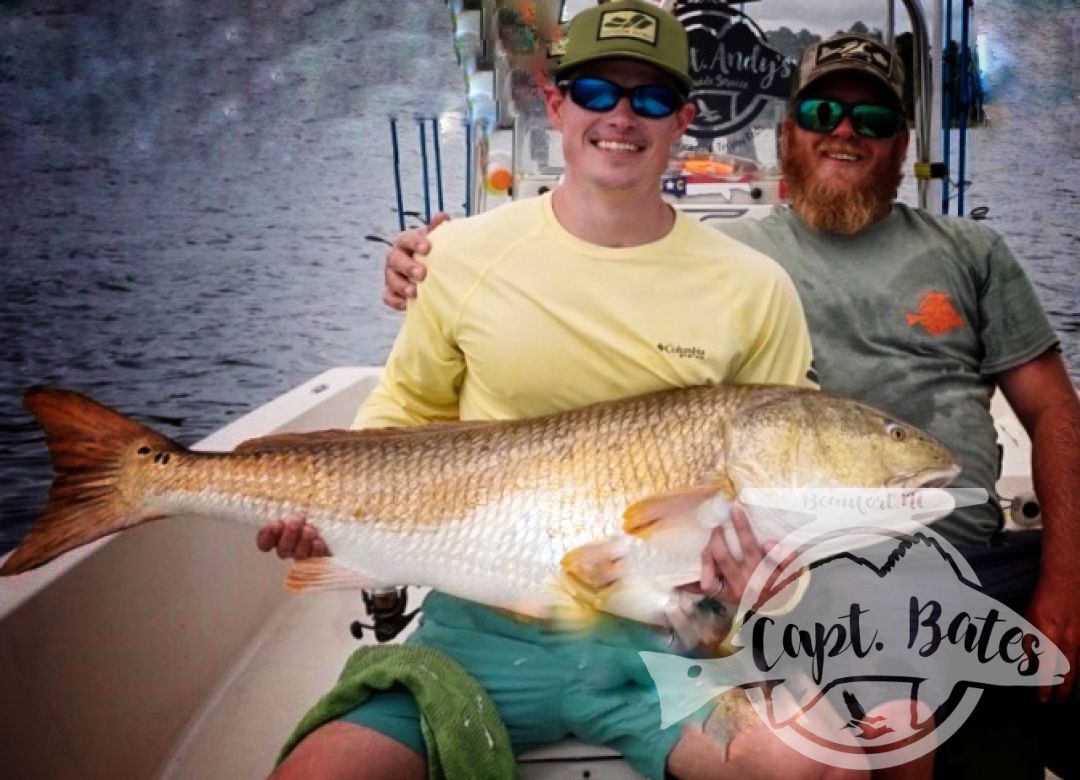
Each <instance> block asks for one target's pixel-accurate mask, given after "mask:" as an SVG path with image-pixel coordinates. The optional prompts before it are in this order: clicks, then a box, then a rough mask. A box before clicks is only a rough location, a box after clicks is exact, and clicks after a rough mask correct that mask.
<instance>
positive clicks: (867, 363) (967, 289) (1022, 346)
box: [722, 204, 1057, 544]
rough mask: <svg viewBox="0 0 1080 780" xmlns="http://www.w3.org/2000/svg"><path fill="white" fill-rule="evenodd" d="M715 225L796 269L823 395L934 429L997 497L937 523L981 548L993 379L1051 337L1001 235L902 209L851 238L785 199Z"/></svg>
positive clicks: (990, 511)
mask: <svg viewBox="0 0 1080 780" xmlns="http://www.w3.org/2000/svg"><path fill="white" fill-rule="evenodd" d="M722 229H723V231H724V232H725V233H727V234H728V235H730V236H732V237H733V238H736V239H738V240H739V241H742V242H744V243H746V244H749V245H750V246H752V247H754V248H755V249H757V250H759V251H760V252H763V253H764V254H766V255H768V256H769V257H772V258H773V259H774V260H776V261H777V262H778V263H780V265H782V266H783V267H784V268H785V269H786V270H787V272H788V273H789V274H790V275H791V278H792V279H793V280H794V282H795V286H796V287H797V288H798V290H799V295H800V296H801V297H802V302H803V308H804V309H805V310H806V319H807V322H808V324H809V326H810V337H811V341H812V342H813V346H814V359H815V363H816V365H817V369H818V377H819V379H820V383H821V387H822V389H823V390H827V391H829V392H832V393H836V394H838V395H844V396H849V397H852V398H856V399H859V400H861V401H864V402H865V403H868V404H870V405H872V406H876V407H877V408H879V409H882V410H883V411H886V412H889V413H890V414H893V415H896V416H897V417H899V418H900V419H903V420H906V421H908V422H910V423H912V424H914V425H918V426H920V427H921V428H924V429H926V430H928V431H929V432H930V433H932V434H933V435H934V436H936V437H937V438H938V439H939V440H940V441H941V442H942V443H944V444H945V445H946V446H947V447H949V448H950V449H951V450H952V451H953V453H954V454H955V455H956V456H957V458H958V459H959V462H960V465H961V466H962V467H963V473H962V474H961V475H960V477H959V478H958V479H957V481H956V482H955V483H954V486H957V487H982V488H984V489H986V490H987V491H988V492H989V493H990V494H991V495H992V496H994V497H995V500H994V501H992V502H990V503H989V504H983V505H982V506H977V507H971V508H967V509H962V510H958V511H957V512H955V513H954V514H953V515H952V516H951V517H949V518H946V519H944V520H942V521H941V522H940V523H939V524H938V526H937V527H938V529H939V530H940V531H942V532H943V534H944V535H945V536H946V537H947V538H949V539H950V541H952V542H954V543H957V544H979V543H984V542H986V541H987V540H988V539H989V538H990V537H991V536H992V535H993V533H994V532H995V531H996V530H998V529H999V528H1000V527H1001V523H1002V514H1001V508H1000V506H999V505H998V503H997V501H996V493H995V491H994V483H995V481H996V480H997V475H998V468H999V466H998V464H999V459H998V452H997V447H996V444H997V434H996V432H995V430H994V425H993V419H992V418H991V416H990V396H991V394H992V393H993V390H994V382H993V377H992V376H991V375H993V374H995V373H998V372H1000V371H1005V370H1006V369H1009V368H1014V367H1016V366H1019V365H1022V364H1023V363H1026V362H1027V361H1029V360H1031V359H1033V358H1035V357H1037V356H1039V355H1040V354H1042V353H1043V352H1045V351H1046V350H1047V349H1049V348H1050V347H1052V346H1053V345H1054V344H1055V343H1057V336H1056V335H1055V334H1054V331H1053V330H1052V328H1051V327H1050V323H1049V322H1048V320H1047V318H1046V314H1045V313H1044V312H1043V309H1042V307H1041V306H1040V304H1039V301H1038V299H1037V298H1036V296H1035V291H1034V289H1033V288H1032V286H1031V283H1030V282H1029V281H1028V279H1027V277H1026V276H1025V274H1024V272H1023V270H1022V269H1021V268H1020V266H1019V264H1018V263H1017V261H1016V258H1015V257H1014V256H1013V254H1012V252H1011V251H1009V248H1008V247H1007V246H1006V245H1005V242H1004V240H1002V238H1001V237H1000V236H998V235H997V234H996V233H994V232H993V231H992V230H989V229H987V228H985V227H983V226H982V225H980V224H979V223H977V222H974V221H971V220H967V219H956V218H952V219H950V218H945V217H936V216H933V215H931V214H928V213H927V212H925V211H922V210H919V209H913V208H910V207H908V206H905V205H903V204H896V205H895V206H894V207H893V210H892V212H891V213H890V214H889V215H888V216H887V217H886V218H885V219H883V220H882V221H881V222H879V223H877V224H875V225H872V226H871V227H869V228H867V229H866V230H864V231H862V232H860V233H858V234H857V235H855V236H840V235H836V234H827V233H820V232H816V231H813V230H810V229H809V228H807V227H806V226H805V225H804V224H803V223H802V222H801V221H800V220H799V219H798V218H797V217H796V216H795V214H794V212H793V211H792V210H791V209H790V208H787V207H777V208H776V209H775V210H774V211H773V213H772V214H771V215H769V216H768V217H767V218H765V219H763V220H761V221H760V222H757V221H753V220H744V221H741V222H736V223H733V224H731V225H730V226H725V227H724V228H722Z"/></svg>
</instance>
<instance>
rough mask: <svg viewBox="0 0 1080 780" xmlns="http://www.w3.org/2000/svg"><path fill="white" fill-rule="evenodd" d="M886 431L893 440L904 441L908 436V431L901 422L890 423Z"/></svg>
mask: <svg viewBox="0 0 1080 780" xmlns="http://www.w3.org/2000/svg"><path fill="white" fill-rule="evenodd" d="M885 433H887V434H889V436H890V437H891V438H892V440H893V441H903V440H904V439H906V438H907V431H905V430H904V426H903V425H901V424H900V423H894V422H891V423H889V424H888V425H886V426H885Z"/></svg>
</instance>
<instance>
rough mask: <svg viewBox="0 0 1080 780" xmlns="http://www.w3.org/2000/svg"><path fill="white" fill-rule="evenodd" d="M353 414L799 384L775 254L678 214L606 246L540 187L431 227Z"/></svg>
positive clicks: (525, 411)
mask: <svg viewBox="0 0 1080 780" xmlns="http://www.w3.org/2000/svg"><path fill="white" fill-rule="evenodd" d="M430 238H431V243H432V251H431V253H430V255H429V262H428V275H427V280H426V281H425V282H424V283H423V285H422V287H421V290H420V295H419V296H418V297H417V299H416V300H415V301H413V302H412V303H411V304H410V305H409V309H408V313H407V315H406V317H405V322H404V325H403V326H402V329H401V332H400V333H399V334H398V337H397V341H396V342H395V344H394V348H393V351H392V352H391V354H390V357H389V359H388V360H387V363H386V368H385V371H384V372H383V375H382V379H381V381H380V383H379V385H378V387H377V388H376V390H375V391H374V392H372V394H371V396H370V397H369V398H368V400H367V401H366V402H365V403H364V405H363V406H362V407H361V409H360V411H359V414H358V415H357V417H356V421H355V423H354V424H355V426H356V427H364V428H370V427H385V426H396V425H416V424H420V423H424V422H428V421H432V420H447V419H458V418H460V419H463V420H469V419H510V418H520V417H532V416H536V415H540V414H546V413H550V412H556V411H562V410H566V409H571V408H576V407H580V406H584V405H587V404H590V403H595V402H598V401H605V400H612V399H616V398H623V397H627V396H631V395H638V394H641V393H647V392H651V391H654V390H660V389H664V388H669V387H685V386H691V385H701V384H707V383H720V382H731V383H743V384H747V383H766V382H769V383H781V384H803V385H807V384H812V382H811V381H810V380H809V379H808V378H807V377H808V376H811V375H812V374H810V373H809V372H810V364H811V357H812V355H811V347H810V338H809V335H808V333H807V329H806V322H805V320H804V318H803V311H802V307H801V305H800V303H799V298H798V295H797V293H796V291H795V287H794V285H793V284H792V282H791V280H790V279H789V278H788V276H787V274H786V273H785V272H784V271H783V270H782V269H781V268H780V266H779V265H777V264H776V263H775V262H774V261H772V260H771V259H769V258H768V257H766V256H765V255H763V254H760V253H759V252H757V251H755V250H753V249H751V248H749V247H747V246H745V245H743V244H740V243H738V242H736V241H734V240H733V239H730V238H728V237H727V236H724V235H723V234H721V233H719V232H717V231H716V230H713V229H712V228H710V227H708V226H706V225H703V224H701V223H700V222H697V221H696V220H693V219H691V218H689V217H686V216H684V215H683V214H681V213H677V216H676V220H675V225H674V227H673V228H672V230H671V231H670V233H669V234H668V235H667V236H665V237H664V238H662V239H660V240H659V241H655V242H653V243H650V244H645V245H642V246H635V247H630V248H619V249H612V248H609V247H602V246H596V245H594V244H590V243H587V242H585V241H582V240H580V239H578V238H576V237H575V236H573V235H571V234H570V233H568V232H567V231H566V230H565V229H563V227H562V226H561V225H560V224H559V222H558V220H557V219H556V218H555V214H554V212H553V211H552V206H551V195H550V193H549V194H547V195H543V196H541V197H538V198H532V199H529V200H523V201H517V202H514V203H511V204H508V205H506V206H503V207H501V208H498V209H495V210H493V211H490V212H487V213H484V214H481V215H478V216H475V217H471V218H469V219H461V220H454V221H453V222H450V223H448V224H446V225H443V226H441V227H439V229H438V230H436V231H435V232H434V233H432V235H431V237H430Z"/></svg>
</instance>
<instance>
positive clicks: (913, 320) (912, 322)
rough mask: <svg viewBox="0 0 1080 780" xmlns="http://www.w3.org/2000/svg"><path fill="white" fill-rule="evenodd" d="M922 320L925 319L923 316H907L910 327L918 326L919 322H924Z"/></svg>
mask: <svg viewBox="0 0 1080 780" xmlns="http://www.w3.org/2000/svg"><path fill="white" fill-rule="evenodd" d="M922 320H923V318H922V315H921V314H909V315H907V324H908V325H915V324H917V323H919V322H922Z"/></svg>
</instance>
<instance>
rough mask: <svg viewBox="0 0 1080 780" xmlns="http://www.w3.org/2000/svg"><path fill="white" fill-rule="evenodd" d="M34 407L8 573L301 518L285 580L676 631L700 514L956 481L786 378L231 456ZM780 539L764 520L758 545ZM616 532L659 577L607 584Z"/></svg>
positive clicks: (119, 421) (123, 420)
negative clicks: (31, 512) (812, 489)
mask: <svg viewBox="0 0 1080 780" xmlns="http://www.w3.org/2000/svg"><path fill="white" fill-rule="evenodd" d="M25 402H26V406H27V407H28V408H29V410H30V411H31V412H32V413H33V415H34V416H35V417H36V418H37V420H38V422H39V423H40V424H41V426H42V427H43V428H44V430H45V437H46V441H47V443H48V446H49V450H50V453H51V455H52V460H53V466H54V468H55V470H56V473H57V477H56V481H55V482H54V484H53V486H52V489H51V491H50V493H49V499H48V503H47V505H46V507H45V510H44V513H43V514H42V516H41V518H40V519H39V520H38V521H37V522H36V523H35V524H34V526H33V527H32V528H31V529H30V531H29V533H28V534H27V536H26V538H25V539H24V540H23V541H22V543H21V544H20V545H19V546H18V548H17V549H16V550H15V551H14V553H13V554H12V555H11V556H10V557H9V558H8V560H7V561H6V562H5V563H4V565H3V567H2V568H0V574H4V575H11V574H18V573H20V572H24V571H27V570H28V569H32V568H35V567H37V566H40V565H42V564H44V563H46V562H47V561H49V560H51V559H52V558H55V557H56V556H58V555H61V554H63V553H64V552H66V551H68V550H71V549H72V548H74V547H77V546H79V545H82V544H86V543H87V542H90V541H92V540H94V539H97V538H99V537H102V536H105V535H106V534H111V533H114V532H116V531H120V530H122V529H124V528H129V527H131V526H135V525H138V524H140V523H143V522H147V521H150V520H155V519H158V518H162V517H167V516H169V515H190V514H201V515H206V516H209V517H215V518H219V519H222V520H231V521H234V522H238V523H246V524H248V525H252V526H261V525H263V524H265V523H267V522H269V521H272V520H275V519H277V518H280V517H282V516H285V515H290V514H294V513H298V514H302V515H304V516H305V517H307V519H308V520H309V522H311V523H312V524H313V525H315V526H316V527H317V528H318V530H319V532H320V534H321V535H322V536H323V538H324V539H325V540H326V541H327V543H328V544H329V546H330V548H331V550H333V552H334V555H333V556H332V557H329V558H322V559H315V560H309V561H305V562H303V563H299V564H296V565H295V566H294V568H293V569H292V571H291V572H290V574H289V578H288V580H287V584H288V585H290V586H291V587H294V588H296V589H320V588H336V587H376V586H386V585H405V584H409V585H428V586H431V587H434V588H437V589H438V590H441V591H444V592H446V593H449V594H452V595H455V596H459V597H462V598H465V599H471V600H474V601H478V602H482V603H485V604H489V605H491V606H495V607H501V608H505V609H509V610H513V611H516V612H519V613H522V614H525V615H530V616H533V617H538V618H551V617H559V616H561V615H562V616H570V617H572V616H574V615H575V614H577V615H578V616H579V617H580V616H581V614H582V612H585V613H587V612H589V611H590V610H591V609H593V608H595V607H600V608H602V609H605V610H607V611H610V612H613V613H614V614H618V615H623V616H625V617H630V618H633V619H636V620H642V621H646V622H653V623H658V624H663V623H664V621H665V617H664V604H665V603H666V602H667V599H668V598H669V597H670V596H671V594H672V592H673V588H675V587H676V586H678V585H680V584H684V583H686V582H692V581H694V580H696V579H697V578H698V576H699V572H700V561H699V558H698V553H699V551H700V549H701V546H700V545H699V544H698V542H697V541H695V542H694V544H692V545H690V546H689V547H688V548H687V549H686V550H684V551H683V552H674V553H673V552H672V551H671V550H670V549H667V548H665V547H664V546H662V545H657V544H652V543H650V541H649V539H650V538H652V537H655V538H661V537H665V536H666V537H668V538H670V537H671V534H664V533H655V532H656V531H657V530H661V531H662V530H668V531H670V530H671V529H675V530H678V531H680V532H681V529H683V528H685V529H687V532H688V533H689V532H691V530H693V529H696V531H695V532H696V533H698V534H699V535H700V533H701V529H702V528H703V527H704V526H708V524H709V523H708V521H707V520H704V521H703V518H706V517H707V516H708V515H709V514H710V512H714V511H715V512H723V509H722V505H724V503H725V501H730V500H731V499H733V498H734V497H736V496H737V495H738V493H739V491H740V490H742V489H744V488H748V487H753V488H775V487H801V486H818V487H830V486H852V487H883V486H894V487H895V486H912V487H918V486H926V485H943V484H947V483H948V482H949V481H951V479H952V478H953V477H955V475H956V473H957V472H958V468H957V466H956V464H955V462H954V461H953V458H952V456H951V455H950V454H949V453H948V452H947V451H946V450H945V449H944V448H943V447H942V446H941V445H940V444H938V443H937V442H936V441H934V440H933V439H932V438H930V437H929V436H927V435H926V434H925V433H923V432H922V431H920V430H918V429H917V428H914V427H912V426H909V425H906V424H904V423H902V422H900V421H898V420H895V419H892V418H890V417H889V416H887V415H885V414H882V413H881V412H878V411H876V410H874V409H871V408H869V407H867V406H863V405H862V404H859V403H856V402H854V401H850V400H845V399H841V398H836V397H834V396H831V395H827V394H825V393H820V392H816V391H812V390H806V389H798V388H792V387H774V386H712V387H694V388H687V389H677V390H669V391H664V392H659V393H654V394H650V395H644V396H639V397H635V398H629V399H625V400H620V401H612V402H607V403H600V404H596V405H593V406H589V407H585V408H582V409H577V410H574V411H569V412H562V413H559V414H552V415H548V416H545V417H537V418H533V419H526V420H516V421H503V422H461V423H441V424H432V425H429V426H424V427H420V428H414V429H384V430H368V431H324V432H319V433H307V434H284V435H276V436H269V437H265V438H261V439H255V440H252V441H249V442H246V443H245V444H243V445H241V446H240V447H239V448H237V450H236V451H235V452H232V453H204V452H194V451H191V450H188V449H186V448H185V447H183V446H181V445H180V444H177V443H176V442H174V441H171V440H170V439H168V438H166V437H165V436H162V435H160V434H158V433H155V432H154V431H152V430H150V429H149V428H146V427H144V426H142V425H140V424H139V423H136V422H134V421H133V420H131V419H129V418H127V417H125V416H123V415H121V414H118V413H117V412H114V411H112V410H110V409H108V408H106V407H104V406H102V405H100V404H98V403H96V402H94V401H92V400H90V399H89V398H86V397H84V396H82V395H79V394H77V393H74V392H70V391H65V390H56V389H34V390H31V391H29V392H28V393H27V394H26V398H25ZM714 508H715V510H714ZM714 524H715V523H714ZM783 530H784V529H769V528H762V527H755V532H756V533H757V535H758V538H759V539H761V540H765V539H768V538H775V534H776V533H778V532H779V531H783ZM707 532H708V531H707V529H706V530H705V532H704V533H705V534H706V536H705V537H701V540H702V541H703V540H704V538H706V537H707ZM613 537H614V538H615V539H616V541H617V542H618V544H617V545H616V550H617V552H615V553H614V554H613V556H612V557H614V558H623V557H630V558H635V557H636V558H637V560H638V564H639V565H636V567H635V569H634V570H635V571H637V572H649V571H653V572H657V574H656V576H655V578H654V579H653V580H650V581H649V582H645V583H644V584H643V583H642V582H641V581H640V578H639V581H638V582H636V583H634V586H633V588H632V589H630V590H627V591H626V592H625V593H623V594H622V597H619V593H618V592H617V588H616V592H614V593H613V592H611V585H612V582H613V581H614V580H616V579H617V576H608V575H607V574H605V573H604V568H605V564H606V563H614V561H604V560H603V559H602V558H603V556H601V560H600V561H599V562H598V560H597V555H596V552H595V551H596V550H597V549H599V550H601V551H603V550H605V549H611V548H610V540H611V539H612V538H613ZM681 538H686V537H681ZM604 540H609V541H608V542H604ZM598 543H599V544H598ZM684 547H685V545H684ZM642 561H644V563H642ZM604 588H606V589H607V591H606V592H605V597H604V598H603V599H598V598H594V596H595V593H596V591H597V590H599V589H604ZM631 596H632V597H631Z"/></svg>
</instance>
